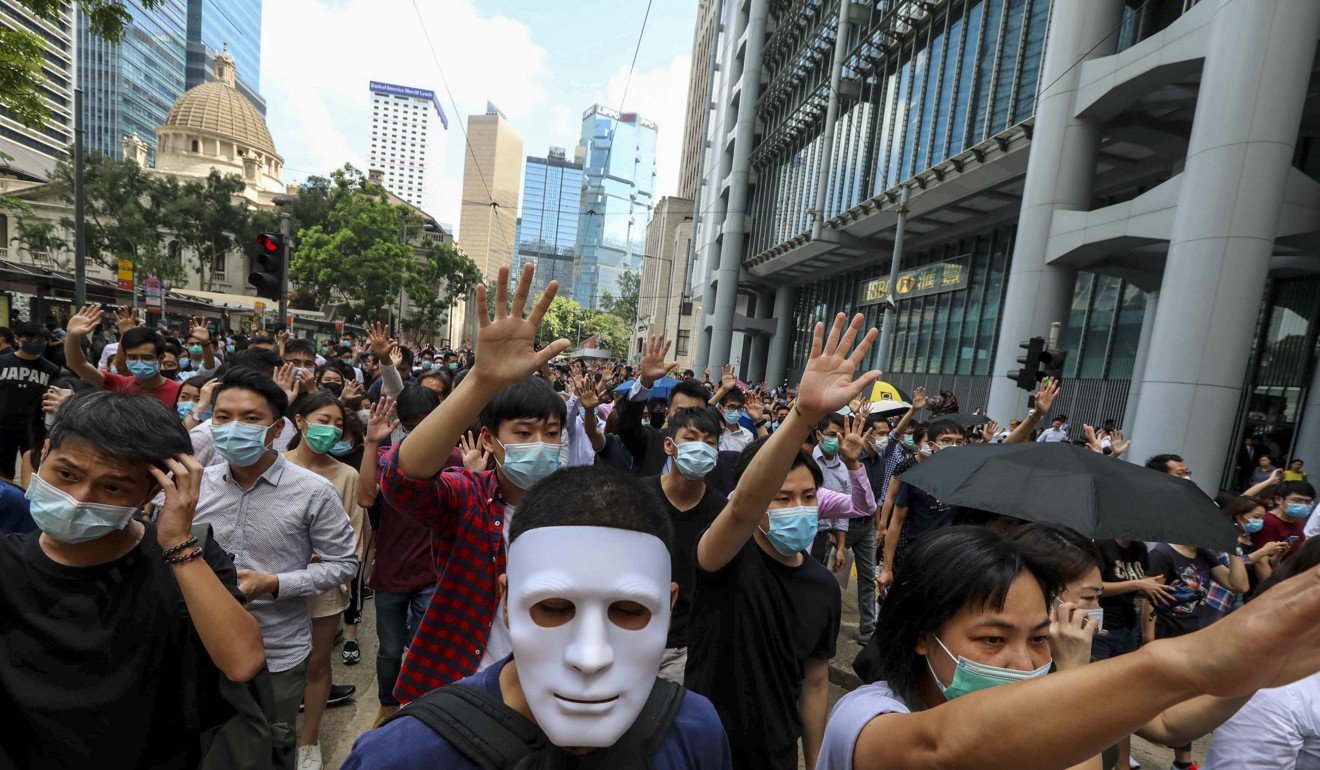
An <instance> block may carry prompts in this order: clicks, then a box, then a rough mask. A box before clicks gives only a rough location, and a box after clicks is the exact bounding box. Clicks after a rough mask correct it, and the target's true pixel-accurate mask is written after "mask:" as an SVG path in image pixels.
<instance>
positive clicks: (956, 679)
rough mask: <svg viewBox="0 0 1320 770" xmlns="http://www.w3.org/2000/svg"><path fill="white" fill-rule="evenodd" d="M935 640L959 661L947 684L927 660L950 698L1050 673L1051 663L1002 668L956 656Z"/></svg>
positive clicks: (935, 678)
mask: <svg viewBox="0 0 1320 770" xmlns="http://www.w3.org/2000/svg"><path fill="white" fill-rule="evenodd" d="M935 641H936V642H937V643H938V644H939V645H940V649H941V650H944V654H945V655H948V656H949V657H950V658H953V659H954V660H955V661H957V666H956V667H955V668H954V670H953V681H952V682H949V684H948V686H945V684H944V683H943V682H941V681H940V678H939V677H938V676H936V675H935V667H934V666H931V665H930V660H929V659H927V660H926V667H927V668H929V669H930V675H931V677H932V678H934V680H935V684H936V685H938V686H939V688H940V692H942V693H944V697H945V698H948V699H949V700H953V699H954V698H957V697H960V696H963V695H966V694H967V693H971V692H976V691H978V690H988V689H990V688H991V687H998V686H999V685H1001V684H1013V683H1014V682H1024V681H1026V680H1028V679H1039V678H1041V677H1042V676H1045V675H1046V674H1048V673H1050V665H1051V664H1052V661H1051V662H1050V663H1046V664H1045V665H1043V666H1041V667H1040V668H1038V669H1036V670H1035V671H1018V670H1017V669H1015V668H1000V667H999V666H987V665H986V664H984V663H977V662H976V661H972V660H968V659H967V658H963V657H955V656H954V654H953V653H951V652H949V648H948V647H945V646H944V642H941V641H940V638H939V637H938V636H937V637H935Z"/></svg>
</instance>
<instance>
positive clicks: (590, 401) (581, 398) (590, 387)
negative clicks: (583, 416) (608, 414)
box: [578, 383, 602, 412]
mask: <svg viewBox="0 0 1320 770" xmlns="http://www.w3.org/2000/svg"><path fill="white" fill-rule="evenodd" d="M601 401H602V398H601V394H600V391H599V390H596V387H595V385H594V384H593V383H587V384H586V385H585V386H583V388H582V389H581V390H579V391H578V403H580V404H581V405H582V409H583V410H584V411H586V412H590V411H591V410H592V409H595V408H596V407H598V406H600V404H601Z"/></svg>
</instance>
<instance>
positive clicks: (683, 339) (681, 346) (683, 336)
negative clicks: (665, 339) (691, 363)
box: [674, 329, 692, 356]
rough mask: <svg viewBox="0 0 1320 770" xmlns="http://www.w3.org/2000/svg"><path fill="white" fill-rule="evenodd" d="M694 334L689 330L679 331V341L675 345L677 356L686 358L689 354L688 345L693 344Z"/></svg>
mask: <svg viewBox="0 0 1320 770" xmlns="http://www.w3.org/2000/svg"><path fill="white" fill-rule="evenodd" d="M691 338H692V332H690V331H688V330H687V329H679V330H678V341H677V344H676V345H675V348H676V349H675V351H674V354H675V355H679V356H685V355H687V354H688V344H689V343H690V342H691Z"/></svg>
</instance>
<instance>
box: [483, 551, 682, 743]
mask: <svg viewBox="0 0 1320 770" xmlns="http://www.w3.org/2000/svg"><path fill="white" fill-rule="evenodd" d="M506 575H507V577H508V585H509V588H508V598H507V601H508V607H507V616H506V617H507V619H508V624H509V640H510V642H511V644H512V645H513V655H514V659H515V661H516V662H517V666H518V679H519V681H520V683H521V686H522V691H523V694H524V696H525V697H526V698H527V705H528V706H529V707H530V708H531V710H532V715H533V716H535V717H536V722H537V724H538V725H540V727H541V729H542V730H544V731H545V734H546V736H548V737H549V738H550V740H551V742H553V743H554V744H555V745H556V746H563V747H596V748H603V747H606V746H613V745H614V743H615V742H616V741H618V740H619V738H621V737H622V736H623V734H624V733H625V732H626V731H627V730H628V728H629V727H631V726H632V724H633V722H634V721H635V720H636V719H637V715H638V714H640V713H641V711H642V707H643V706H645V705H646V700H647V698H648V696H650V694H651V687H652V686H653V685H654V683H655V677H656V674H657V673H658V672H659V670H660V658H661V656H662V655H663V654H664V650H665V638H666V636H667V635H668V633H669V604H670V598H669V597H670V592H669V591H670V563H669V549H667V548H666V547H665V544H664V543H662V542H661V541H660V539H659V538H657V537H655V536H653V535H648V534H644V533H642V532H634V531H632V530H625V529H614V528H611V527H576V526H573V527H539V528H537V529H532V530H528V531H527V532H525V533H523V534H521V535H519V536H518V539H517V540H515V541H514V542H513V543H512V544H511V545H510V546H509V550H508V566H507V569H506ZM549 600H559V601H557V602H555V604H556V605H557V606H560V607H562V606H563V604H562V602H565V601H567V602H571V603H572V607H573V609H572V613H571V614H570V615H567V618H566V619H562V618H561V619H557V620H556V622H558V625H555V626H554V627H550V628H547V627H545V626H542V625H538V624H537V622H536V621H535V620H533V618H532V608H533V607H535V606H536V605H537V604H539V603H540V602H543V601H549ZM616 602H630V603H632V604H635V605H640V606H642V607H645V608H646V609H647V610H649V611H650V618H649V620H646V621H645V625H644V626H642V627H641V628H638V629H636V630H629V629H627V628H623V627H621V626H620V625H618V624H617V623H616V622H615V619H612V618H611V616H610V606H611V605H613V604H615V603H616ZM566 614H567V613H566Z"/></svg>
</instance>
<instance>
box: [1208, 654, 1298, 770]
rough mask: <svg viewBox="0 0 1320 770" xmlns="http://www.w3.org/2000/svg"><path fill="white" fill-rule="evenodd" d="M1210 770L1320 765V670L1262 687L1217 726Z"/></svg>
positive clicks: (1269, 769) (1272, 769) (1290, 768)
mask: <svg viewBox="0 0 1320 770" xmlns="http://www.w3.org/2000/svg"><path fill="white" fill-rule="evenodd" d="M1205 769H1206V770H1320V674H1312V675H1311V676H1308V677H1307V678H1305V679H1302V680H1300V681H1297V682H1293V683H1292V684H1290V685H1288V686H1286V687H1276V688H1273V689H1269V690H1261V691H1260V692H1258V693H1256V694H1255V695H1254V696H1252V698H1251V700H1249V701H1247V705H1245V706H1243V707H1242V708H1241V709H1239V710H1238V712H1237V713H1236V714H1234V715H1233V717H1232V718H1231V719H1229V720H1228V721H1227V722H1225V723H1224V724H1222V725H1220V726H1219V729H1217V730H1215V735H1214V741H1213V743H1212V744H1211V746H1210V756H1209V761H1208V762H1207V764H1206V765H1205Z"/></svg>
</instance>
